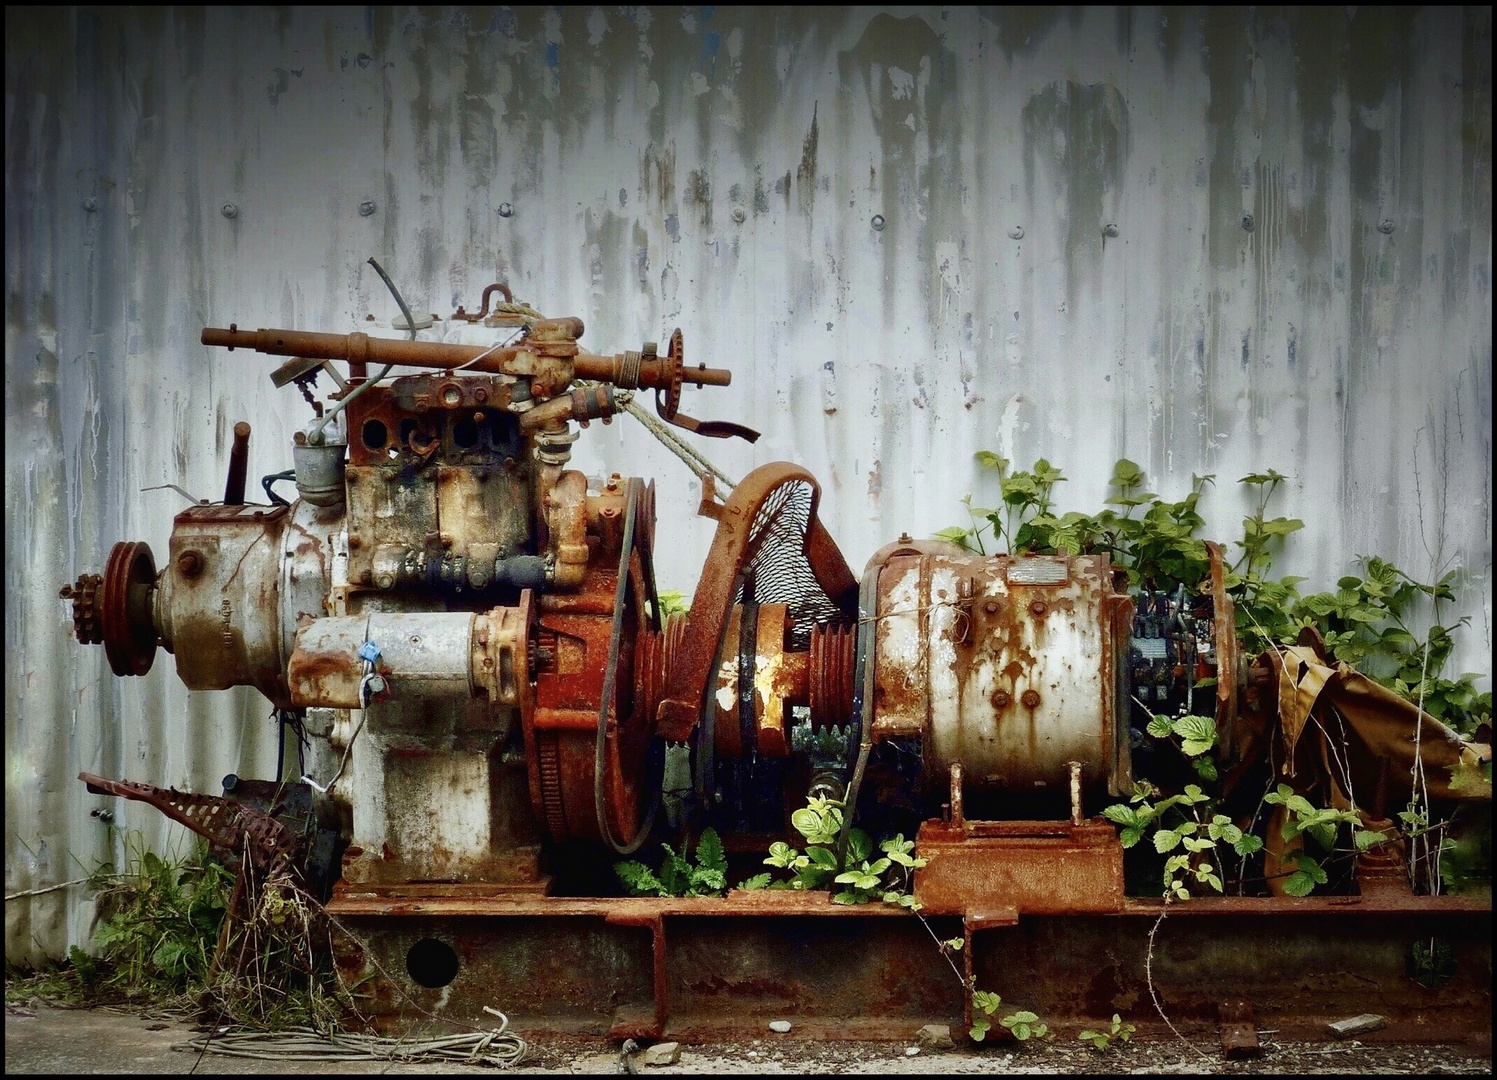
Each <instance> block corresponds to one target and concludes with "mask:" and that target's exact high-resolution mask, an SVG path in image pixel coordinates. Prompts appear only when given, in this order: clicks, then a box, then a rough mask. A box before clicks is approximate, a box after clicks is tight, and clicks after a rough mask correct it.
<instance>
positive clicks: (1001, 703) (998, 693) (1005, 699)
mask: <svg viewBox="0 0 1497 1080" xmlns="http://www.w3.org/2000/svg"><path fill="white" fill-rule="evenodd" d="M992 700H993V708H995V709H1006V708H1008V704H1009V702H1011V701H1012V700H1013V698H1011V697H1009V694H1008V691H1007V690H994V691H993V699H992Z"/></svg>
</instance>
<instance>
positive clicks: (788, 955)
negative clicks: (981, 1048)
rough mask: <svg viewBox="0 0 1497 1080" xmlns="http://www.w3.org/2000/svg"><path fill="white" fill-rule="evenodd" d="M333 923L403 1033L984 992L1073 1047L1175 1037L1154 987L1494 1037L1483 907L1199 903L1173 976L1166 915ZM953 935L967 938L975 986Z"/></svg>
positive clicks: (369, 898)
mask: <svg viewBox="0 0 1497 1080" xmlns="http://www.w3.org/2000/svg"><path fill="white" fill-rule="evenodd" d="M328 910H329V912H330V913H331V914H333V915H334V916H335V917H336V918H337V920H338V921H339V923H340V924H341V925H342V926H344V927H345V928H346V929H347V930H348V931H349V932H350V933H351V934H352V935H353V938H350V937H349V936H347V935H343V936H340V938H339V944H338V945H337V946H336V954H335V959H336V961H337V963H338V965H339V967H340V971H341V972H342V974H343V975H344V977H345V978H346V979H348V981H349V983H350V985H352V984H354V983H355V982H357V981H358V980H361V979H364V978H365V977H366V976H367V977H369V978H370V981H369V982H368V983H366V984H365V989H367V990H368V991H369V993H370V994H371V999H370V1002H369V1007H370V1010H371V1011H372V1012H373V1013H374V1014H375V1016H376V1018H377V1020H378V1021H379V1022H380V1023H381V1024H383V1025H387V1026H393V1025H395V1024H396V1023H397V1022H398V1021H399V1018H400V1016H401V1014H402V1013H403V1012H406V1011H409V1010H410V1008H411V1006H413V1005H414V1006H418V1007H420V1008H423V1009H433V1008H437V1007H441V1008H442V1009H443V1012H444V1015H446V1016H448V1017H450V1018H452V1019H462V1020H473V1021H481V1020H482V1018H483V1015H484V1014H483V1012H482V1009H483V1006H484V1005H490V1006H493V1007H496V1008H499V1009H502V1010H503V1011H505V1012H506V1013H507V1014H508V1015H509V1016H510V1017H511V1018H512V1020H513V1021H514V1023H515V1025H516V1027H517V1028H518V1029H519V1030H521V1031H527V1032H529V1031H534V1032H540V1031H556V1032H572V1033H591V1034H597V1035H605V1034H609V1035H613V1036H614V1037H615V1038H623V1037H634V1038H659V1037H662V1036H669V1037H681V1038H688V1039H701V1040H703V1041H707V1042H713V1041H721V1040H724V1039H730V1038H735V1037H741V1036H745V1035H752V1034H759V1033H761V1032H762V1031H763V1030H764V1026H765V1024H766V1022H767V1021H768V1020H769V1019H788V1020H790V1021H792V1022H793V1023H794V1024H795V1025H796V1030H797V1031H798V1032H800V1033H803V1034H806V1035H820V1036H825V1037H832V1038H837V1037H840V1038H856V1037H863V1038H868V1037H873V1038H890V1037H891V1035H890V1032H891V1031H900V1030H901V1028H902V1026H907V1027H908V1029H909V1031H910V1032H913V1031H914V1030H915V1029H916V1028H918V1027H919V1026H920V1025H921V1024H923V1023H927V1022H932V1021H937V1022H948V1023H951V1024H952V1026H953V1028H955V1027H956V1025H957V1024H958V1023H959V1022H960V1021H961V1020H962V1018H963V1013H964V1009H966V1008H967V1007H968V1002H967V1000H966V998H967V995H966V993H965V987H964V985H963V983H964V980H965V979H967V978H970V979H971V980H972V981H973V982H974V983H975V985H976V987H977V988H978V989H983V990H991V991H995V992H998V993H1000V994H1002V996H1003V999H1004V1003H1005V1005H1006V1006H1009V1005H1011V1006H1012V1007H1013V1008H1015V1009H1020V1008H1023V1009H1031V1010H1032V1011H1034V1012H1036V1013H1038V1014H1039V1015H1040V1016H1041V1017H1042V1018H1044V1019H1045V1020H1046V1022H1047V1023H1049V1024H1050V1026H1051V1028H1052V1030H1056V1031H1057V1032H1059V1033H1061V1034H1062V1036H1063V1037H1065V1036H1068V1035H1072V1034H1074V1030H1080V1028H1082V1027H1088V1026H1095V1025H1096V1024H1097V1023H1099V1022H1102V1023H1105V1021H1106V1019H1107V1018H1109V1017H1110V1016H1111V1015H1112V1014H1113V1013H1119V1014H1121V1015H1123V1016H1124V1018H1125V1019H1127V1020H1128V1021H1129V1022H1131V1023H1134V1024H1135V1025H1136V1026H1137V1027H1138V1029H1139V1032H1140V1035H1141V1036H1150V1035H1155V1034H1157V1035H1161V1036H1162V1035H1165V1034H1167V1031H1166V1029H1165V1028H1164V1026H1163V1024H1162V1022H1160V1021H1159V1019H1158V1014H1157V1013H1156V1012H1155V1011H1154V1009H1153V1006H1152V1003H1151V995H1150V984H1151V981H1152V986H1153V989H1154V991H1155V992H1156V993H1157V994H1158V995H1159V997H1160V1000H1161V1003H1162V1005H1163V1007H1164V1008H1165V1009H1166V1011H1167V1014H1168V1015H1169V1016H1170V1017H1171V1020H1172V1022H1174V1023H1175V1024H1176V1026H1178V1027H1179V1028H1180V1029H1181V1030H1182V1031H1184V1032H1186V1033H1187V1034H1191V1035H1193V1036H1196V1037H1202V1038H1207V1039H1210V1038H1214V1037H1216V1036H1217V1035H1218V1028H1219V1025H1220V1023H1221V1021H1220V1019H1219V1015H1218V1005H1219V1004H1220V1003H1221V1002H1223V1001H1227V1000H1240V1001H1243V1002H1246V1003H1247V1007H1248V1008H1250V1009H1251V1010H1252V1014H1253V1016H1254V1017H1255V1018H1256V1024H1257V1026H1259V1027H1271V1028H1275V1029H1278V1030H1279V1032H1280V1035H1281V1038H1307V1039H1324V1038H1325V1037H1326V1035H1325V1031H1326V1028H1325V1024H1326V1022H1327V1021H1329V1020H1334V1019H1338V1018H1340V1017H1344V1016H1347V1015H1350V1014H1352V1013H1356V1012H1364V1011H1367V1010H1368V1009H1370V1008H1375V1009H1376V1011H1378V1012H1379V1013H1381V1014H1384V1015H1387V1016H1389V1017H1390V1018H1391V1023H1390V1026H1389V1028H1388V1030H1387V1031H1386V1032H1385V1033H1382V1035H1383V1036H1384V1037H1387V1038H1389V1039H1394V1040H1407V1041H1447V1040H1459V1039H1461V1038H1464V1037H1466V1036H1467V1034H1468V1033H1470V1032H1472V1031H1476V1032H1480V1031H1484V1030H1489V1029H1490V1023H1491V1020H1490V998H1491V985H1490V981H1489V979H1488V976H1487V971H1488V966H1487V965H1488V964H1489V962H1490V957H1491V919H1490V905H1489V904H1484V903H1483V902H1480V901H1476V900H1472V899H1466V898H1461V897H1433V898H1432V897H1418V898H1411V902H1410V903H1405V904H1393V903H1389V902H1388V901H1387V900H1386V899H1382V898H1375V899H1374V898H1370V899H1368V900H1367V901H1366V902H1364V901H1363V900H1362V898H1359V897H1306V898H1303V899H1302V900H1299V901H1297V902H1295V903H1292V904H1285V903H1283V902H1282V901H1279V900H1276V899H1273V898H1238V897H1225V898H1204V899H1196V900H1190V901H1187V902H1185V903H1178V904H1171V905H1169V906H1168V911H1169V918H1167V919H1166V920H1165V921H1164V923H1163V924H1161V925H1160V926H1159V928H1158V931H1157V933H1156V934H1155V935H1154V940H1153V944H1152V957H1151V956H1150V949H1151V945H1150V933H1149V931H1150V928H1151V925H1152V923H1153V921H1154V920H1157V919H1158V917H1159V915H1160V914H1161V913H1162V912H1163V911H1164V910H1166V908H1165V905H1164V904H1163V903H1162V902H1157V901H1135V900H1129V901H1128V902H1127V903H1126V904H1125V906H1124V910H1123V912H1122V913H1121V914H1118V915H1064V916H1062V915H1052V916H1021V915H1019V914H1018V913H1017V912H1016V911H1014V910H1013V909H1011V908H993V909H990V910H989V909H975V910H971V911H969V912H967V913H966V914H965V915H962V916H955V915H946V916H927V917H926V922H925V924H924V925H922V922H921V921H920V920H919V919H917V918H915V917H913V916H911V915H909V914H908V913H906V912H904V911H903V910H902V909H899V908H896V907H894V906H892V905H885V904H877V903H874V904H868V905H860V906H842V905H837V904H833V903H832V902H831V901H830V899H829V898H828V897H827V896H825V895H824V894H811V893H795V892H788V891H786V892H769V891H763V892H733V893H730V894H729V895H728V896H727V897H726V898H723V899H714V898H684V899H672V898H665V899H654V898H623V899H620V898H613V899H595V898H567V897H537V896H534V895H533V894H532V895H529V896H526V895H521V894H519V893H516V892H511V893H507V894H505V893H496V894H493V895H489V896H485V897H476V896H473V897H466V898H457V897H451V896H449V897H437V896H428V897H412V896H390V895H384V894H383V893H381V892H379V891H367V890H365V891H355V890H354V889H352V888H349V887H346V886H345V887H343V888H342V889H341V890H340V895H339V896H338V897H337V898H335V899H334V901H333V902H332V903H331V904H330V905H329V909H328ZM1177 916H1178V917H1177ZM933 936H934V937H936V938H940V939H942V940H944V939H949V938H951V937H961V938H963V939H964V942H965V945H964V948H963V950H962V951H963V954H964V956H963V959H962V961H961V963H960V964H959V968H961V969H964V970H961V971H953V969H952V967H951V965H950V964H949V963H948V961H947V959H946V958H945V957H943V956H942V955H941V954H940V952H939V950H938V947H937V945H936V943H935V941H933V940H932V938H933ZM1429 936H1434V937H1436V938H1439V939H1442V940H1444V941H1445V942H1448V945H1449V948H1451V950H1452V955H1453V957H1454V959H1455V970H1454V975H1453V977H1452V978H1450V980H1449V981H1448V982H1446V983H1445V984H1444V985H1442V986H1437V987H1433V988H1430V987H1425V986H1422V985H1420V984H1418V983H1416V982H1415V981H1414V980H1413V979H1412V978H1411V977H1410V975H1409V970H1408V965H1407V957H1408V952H1409V946H1410V945H1411V943H1412V942H1413V941H1414V940H1415V939H1416V938H1428V937H1429ZM354 939H357V942H358V943H359V944H355V940H354ZM428 940H431V941H436V942H439V943H442V944H443V945H445V946H446V947H448V948H450V949H452V951H453V953H454V955H455V956H456V957H457V960H458V970H457V975H456V977H455V978H454V979H453V980H452V981H451V983H450V984H448V985H445V986H440V987H429V986H422V985H420V984H418V983H417V982H416V981H415V980H413V979H412V978H410V977H408V974H407V964H406V961H407V957H408V955H409V952H410V950H411V949H412V948H413V947H414V946H415V945H416V944H417V943H418V942H421V941H428ZM376 965H377V966H376ZM1150 976H1152V979H1151V978H1150ZM439 1003H441V1005H440V1006H439ZM1072 1029H1074V1030H1072ZM1002 1037H1004V1033H1003V1032H1001V1031H994V1032H993V1033H991V1034H990V1036H989V1038H990V1039H994V1038H1002Z"/></svg>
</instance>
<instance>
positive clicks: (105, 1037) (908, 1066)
mask: <svg viewBox="0 0 1497 1080" xmlns="http://www.w3.org/2000/svg"><path fill="white" fill-rule="evenodd" d="M521 1034H523V1033H521ZM911 1034H913V1033H911ZM194 1037H197V1033H195V1032H194V1031H193V1030H192V1029H191V1027H190V1026H189V1025H188V1024H186V1023H183V1022H180V1021H166V1020H152V1019H147V1018H142V1017H140V1016H136V1015H130V1014H126V1013H121V1012H113V1011H108V1010H103V1009H57V1008H51V1007H48V1006H46V1005H40V1004H35V1005H31V1006H15V1005H10V1006H7V1008H6V1016H5V1071H6V1073H8V1074H14V1073H141V1074H155V1073H166V1074H175V1073H192V1072H194V1071H196V1072H201V1073H210V1074H211V1073H235V1074H239V1073H260V1074H266V1073H270V1074H294V1073H386V1072H389V1073H454V1072H457V1073H482V1072H492V1071H493V1070H492V1069H485V1068H480V1067H477V1066H463V1065H455V1064H447V1063H419V1064H416V1063H393V1062H386V1061H374V1060H370V1061H336V1062H274V1061H265V1060H257V1059H245V1058H233V1057H223V1056H219V1055H215V1054H204V1055H201V1056H200V1055H198V1054H197V1053H190V1052H184V1051H183V1050H181V1049H176V1048H177V1047H180V1046H181V1045H182V1044H184V1043H185V1042H186V1041H187V1040H189V1039H191V1038H194ZM1263 1043H1264V1054H1263V1056H1262V1057H1261V1058H1259V1059H1258V1060H1256V1061H1248V1062H1224V1061H1222V1060H1221V1056H1220V1052H1219V1048H1218V1047H1216V1046H1214V1045H1212V1044H1211V1043H1208V1042H1206V1041H1205V1040H1198V1041H1197V1042H1196V1043H1194V1044H1190V1045H1187V1044H1185V1043H1182V1042H1180V1041H1179V1040H1166V1041H1149V1042H1139V1043H1135V1044H1133V1045H1130V1046H1125V1047H1122V1048H1121V1049H1119V1050H1115V1051H1108V1052H1106V1053H1098V1052H1096V1051H1094V1050H1092V1049H1090V1048H1088V1047H1087V1046H1085V1045H1083V1044H1080V1043H1076V1042H1063V1041H1061V1040H1058V1039H1057V1040H1055V1041H1053V1042H1049V1043H1043V1044H1035V1043H1029V1044H1025V1045H1023V1046H1015V1045H1014V1044H1012V1043H1010V1044H1008V1045H1007V1046H989V1047H980V1048H977V1049H957V1050H949V1051H930V1050H919V1051H918V1052H916V1053H913V1054H912V1053H910V1050H911V1048H912V1046H913V1040H911V1042H910V1045H907V1044H906V1043H904V1042H885V1043H867V1042H826V1041H816V1040H809V1039H802V1038H797V1037H796V1035H795V1034H794V1032H793V1031H792V1033H791V1034H789V1035H774V1034H771V1033H769V1032H766V1033H765V1037H764V1038H762V1039H753V1040H747V1041H740V1042H734V1043H722V1044H713V1045H710V1046H684V1047H682V1048H681V1051H680V1056H679V1058H678V1060H676V1062H675V1063H674V1064H670V1065H664V1066H650V1065H647V1064H645V1063H644V1062H643V1060H642V1059H640V1058H638V1057H636V1058H635V1059H634V1060H635V1062H636V1063H637V1064H636V1068H637V1069H638V1071H639V1072H640V1073H641V1074H643V1075H649V1074H653V1073H661V1074H702V1073H738V1074H755V1073H769V1074H774V1073H779V1074H794V1073H904V1074H923V1075H949V1074H953V1073H1050V1074H1073V1075H1075V1074H1086V1073H1096V1072H1111V1073H1143V1074H1148V1073H1204V1072H1211V1073H1218V1072H1225V1073H1254V1074H1256V1073H1289V1074H1306V1073H1319V1074H1346V1073H1360V1074H1390V1073H1394V1074H1396V1073H1409V1074H1418V1075H1430V1074H1434V1073H1459V1074H1490V1073H1491V1071H1492V1062H1491V1040H1490V1035H1489V1034H1488V1035H1487V1036H1486V1037H1485V1038H1484V1039H1477V1040H1474V1041H1472V1042H1471V1043H1466V1044H1460V1045H1453V1046H1452V1045H1441V1044H1436V1045H1412V1044H1386V1043H1383V1044H1376V1043H1358V1042H1349V1043H1320V1044H1310V1043H1288V1044H1279V1043H1277V1042H1275V1041H1274V1040H1273V1037H1272V1035H1271V1034H1268V1033H1265V1035H1264V1039H1263ZM512 1071H514V1072H523V1073H597V1074H602V1073H609V1074H617V1073H619V1072H620V1071H621V1069H620V1058H619V1050H618V1048H617V1047H616V1046H615V1045H613V1044H611V1043H609V1042H608V1041H607V1040H604V1039H597V1038H587V1039H583V1038H570V1039H564V1038H559V1037H554V1036H548V1037H544V1038H536V1039H535V1040H534V1041H532V1042H531V1043H530V1044H529V1047H528V1053H527V1056H526V1058H525V1060H524V1061H523V1062H522V1063H521V1064H520V1065H519V1066H518V1067H517V1068H515V1069H514V1070H512Z"/></svg>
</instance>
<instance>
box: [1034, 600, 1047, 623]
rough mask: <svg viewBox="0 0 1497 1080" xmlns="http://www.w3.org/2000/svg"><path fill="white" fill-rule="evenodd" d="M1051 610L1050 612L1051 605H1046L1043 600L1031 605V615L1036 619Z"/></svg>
mask: <svg viewBox="0 0 1497 1080" xmlns="http://www.w3.org/2000/svg"><path fill="white" fill-rule="evenodd" d="M1049 610H1050V605H1049V604H1047V603H1045V602H1044V601H1043V600H1036V601H1034V602H1033V603H1032V604H1030V605H1029V613H1030V614H1031V615H1033V616H1034V617H1035V618H1036V619H1038V618H1040V617H1041V616H1042V615H1044V614H1045V612H1047V611H1049Z"/></svg>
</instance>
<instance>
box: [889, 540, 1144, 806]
mask: <svg viewBox="0 0 1497 1080" xmlns="http://www.w3.org/2000/svg"><path fill="white" fill-rule="evenodd" d="M1132 611H1133V604H1132V601H1131V600H1130V599H1129V598H1128V597H1127V595H1126V594H1124V593H1121V592H1119V591H1117V590H1116V589H1115V587H1114V584H1113V576H1112V567H1111V565H1110V561H1109V559H1108V558H1107V556H1105V555H1089V556H1077V557H1074V558H1068V557H1063V556H1032V557H1020V558H1011V557H1009V556H994V557H990V558H984V557H978V556H970V557H968V556H952V555H917V554H911V555H896V556H894V557H891V558H890V559H889V560H888V562H887V563H886V564H885V565H884V567H883V569H882V571H881V572H880V574H879V579H878V600H877V612H876V615H877V624H876V631H875V639H874V653H875V669H874V670H875V683H874V702H873V718H874V721H873V728H872V734H873V739H874V741H876V742H877V741H881V740H885V739H890V738H911V739H913V738H918V739H919V740H920V742H921V745H922V749H923V754H924V770H925V778H926V782H927V784H929V785H931V786H934V785H936V784H942V783H945V782H946V781H947V777H948V775H949V771H950V767H951V766H952V765H953V764H960V765H961V766H962V770H963V773H964V775H965V777H966V782H967V784H968V785H969V786H970V787H975V788H987V789H994V790H1002V791H1007V792H1012V793H1015V794H1018V793H1032V792H1036V791H1040V790H1045V789H1052V790H1053V789H1064V786H1065V785H1066V783H1067V781H1068V776H1069V771H1068V763H1069V762H1072V761H1078V762H1080V763H1081V766H1082V782H1083V786H1084V787H1085V788H1086V789H1088V790H1096V789H1099V788H1101V787H1103V786H1104V785H1105V787H1106V788H1107V791H1108V792H1109V793H1110V794H1112V795H1121V794H1124V793H1125V792H1127V791H1129V790H1130V789H1131V787H1132V779H1131V770H1130V761H1129V754H1128V736H1127V716H1128V712H1127V708H1126V702H1125V701H1123V700H1121V697H1120V695H1121V694H1122V693H1123V692H1124V690H1123V687H1122V684H1121V681H1120V671H1121V665H1120V664H1119V662H1118V661H1119V658H1120V657H1122V656H1125V655H1126V648H1127V635H1128V632H1129V625H1130V622H1131V619H1132Z"/></svg>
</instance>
